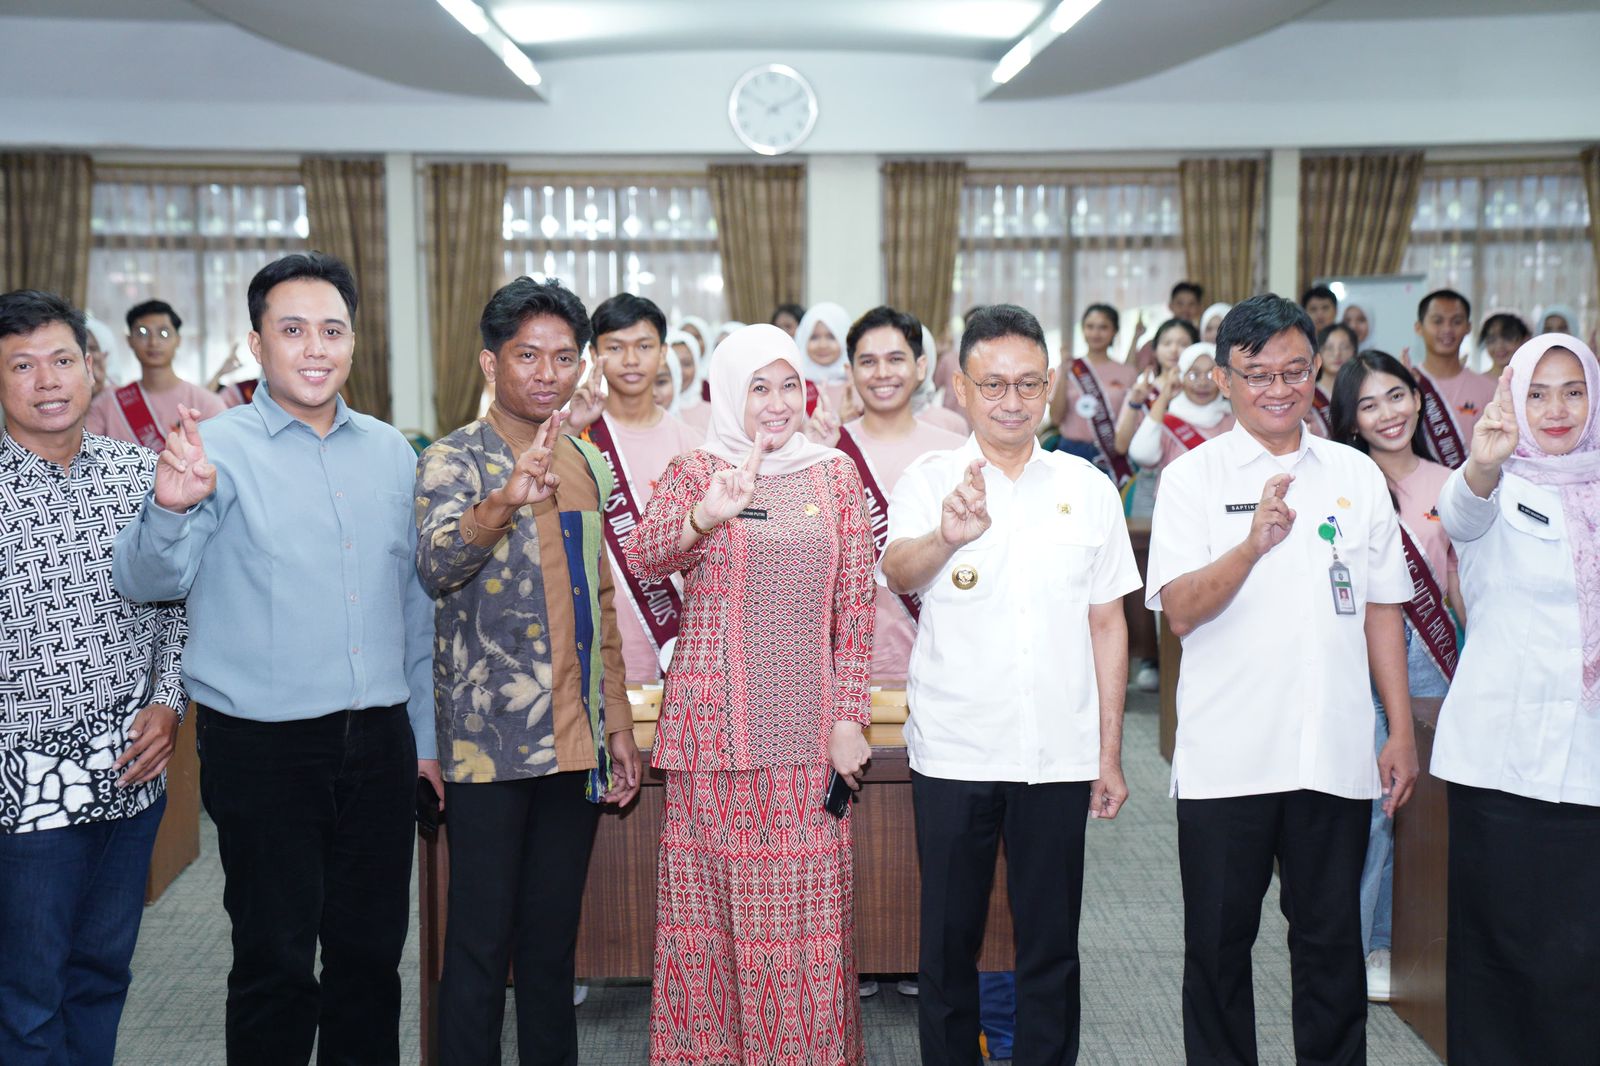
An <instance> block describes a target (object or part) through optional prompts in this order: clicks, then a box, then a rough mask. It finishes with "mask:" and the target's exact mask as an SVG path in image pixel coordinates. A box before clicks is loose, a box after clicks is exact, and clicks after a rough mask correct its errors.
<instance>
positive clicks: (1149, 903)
mask: <svg viewBox="0 0 1600 1066" xmlns="http://www.w3.org/2000/svg"><path fill="white" fill-rule="evenodd" d="M1126 733H1127V739H1126V745H1127V751H1126V753H1125V755H1124V771H1125V773H1126V775H1127V779H1128V785H1129V788H1130V789H1131V791H1132V795H1131V797H1130V800H1129V804H1128V807H1127V808H1126V810H1125V811H1124V813H1123V814H1122V815H1121V816H1120V817H1118V818H1117V820H1116V821H1115V822H1111V823H1097V822H1091V823H1090V824H1089V840H1088V856H1087V860H1086V876H1085V885H1084V904H1083V924H1082V933H1081V948H1082V958H1083V1052H1082V1056H1081V1058H1080V1062H1082V1063H1084V1064H1086V1066H1154V1064H1162V1066H1165V1064H1171V1063H1180V1062H1182V1061H1183V1029H1182V1019H1181V1017H1180V1013H1179V1001H1178V992H1179V985H1180V980H1181V969H1182V961H1183V914H1182V904H1181V900H1180V896H1179V885H1178V852H1177V830H1176V826H1175V822H1174V814H1173V804H1172V801H1171V800H1169V799H1167V798H1166V791H1167V764H1166V763H1165V762H1164V761H1162V759H1161V756H1160V754H1159V753H1158V752H1157V750H1156V714H1155V699H1154V697H1152V696H1146V695H1142V694H1138V693H1132V692H1130V693H1129V709H1128V722H1127V728H1126ZM201 821H202V834H201V855H200V860H199V861H198V862H197V863H195V864H194V865H193V866H191V867H190V868H189V869H188V870H187V871H185V873H184V874H183V875H182V876H181V877H180V878H179V879H178V881H177V882H176V883H175V884H174V885H173V886H172V888H171V889H169V890H168V891H167V893H166V895H165V896H164V897H162V899H161V901H160V902H158V903H157V904H155V905H154V906H152V907H150V908H148V909H147V910H146V911H145V916H144V925H143V928H142V930H141V932H140V936H139V948H138V952H137V954H136V955H135V957H134V962H133V974H134V977H133V989H132V991H131V992H130V994H129V997H128V1006H127V1010H126V1012H125V1013H124V1015H123V1019H122V1031H121V1037H120V1046H119V1049H118V1054H117V1062H118V1063H122V1064H127V1066H219V1064H221V1063H222V1062H223V1061H224V1055H223V1039H222V1033H223V1030H222V1012H223V1002H224V999H225V996H226V980H227V971H228V963H229V949H228V922H227V916H226V915H225V914H224V913H223V910H222V870H221V868H220V867H219V866H218V864H217V858H216V838H215V835H214V833H213V832H212V831H211V827H210V823H209V822H208V821H207V820H206V819H205V818H204V817H203V816H202V819H201ZM1285 934H1286V926H1285V924H1284V921H1283V917H1282V915H1281V914H1280V913H1279V911H1278V906H1277V895H1276V891H1275V889H1274V890H1273V891H1272V892H1270V893H1269V894H1268V897H1267V901H1266V903H1265V905H1264V906H1263V907H1262V917H1261V935H1260V938H1259V939H1258V941H1257V943H1256V951H1255V961H1256V971H1255V977H1256V982H1255V983H1256V1013H1257V1027H1258V1030H1259V1034H1260V1049H1261V1061H1262V1062H1263V1063H1292V1062H1293V1061H1294V1050H1293V1035H1292V1032H1291V1029H1290V1022H1289V959H1288V951H1287V948H1286V947H1285V941H1284V938H1285ZM402 975H403V977H404V1005H403V1016H402V1020H401V1025H402V1031H401V1052H402V1061H403V1062H406V1063H415V1062H417V1061H418V1040H417V939H416V926H415V922H414V921H413V924H412V929H411V937H410V940H409V942H408V943H407V945H406V956H405V962H404V964H403V969H402ZM649 1009H650V989H649V987H648V986H647V985H643V984H639V983H620V982H619V983H601V984H597V985H596V986H594V987H593V988H592V989H591V991H590V994H589V999H588V1001H587V1002H586V1003H585V1004H584V1005H583V1006H582V1007H580V1008H578V1031H579V1039H580V1041H581V1052H580V1060H581V1061H582V1063H583V1064H584V1066H591V1064H593V1066H611V1064H616V1066H638V1064H641V1063H644V1062H646V1061H647V1060H648V1051H649V1038H648V1034H647V1032H646V1022H647V1018H648V1015H649ZM512 1010H513V1008H512V1000H511V998H510V994H509V993H508V995H507V1003H506V1017H507V1026H506V1031H505V1047H506V1055H505V1061H506V1062H507V1063H513V1062H515V1061H517V1060H516V1053H515V1050H514V1049H515V1043H516V1038H515V1036H514V1033H513V1028H512V1025H511V1019H512ZM863 1014H864V1017H865V1021H866V1029H867V1052H868V1059H869V1061H870V1062H871V1063H872V1064H873V1066H891V1064H895V1066H900V1064H911V1063H915V1062H917V1061H918V1059H917V1033H916V1001H915V1000H913V999H909V998H906V997H903V996H900V995H899V994H897V993H896V992H895V991H894V988H893V985H892V984H886V985H885V987H884V990H883V991H882V992H880V993H879V994H878V995H877V996H876V997H874V998H872V999H869V1000H867V1001H866V1002H865V1003H864V1004H863ZM1367 1038H1368V1058H1369V1061H1371V1062H1374V1063H1383V1064H1385V1066H1433V1064H1435V1063H1437V1061H1438V1060H1437V1059H1436V1058H1435V1057H1434V1055H1433V1054H1432V1053H1431V1052H1430V1051H1429V1050H1428V1048H1427V1047H1426V1045H1424V1044H1423V1043H1422V1041H1421V1040H1420V1039H1419V1038H1418V1037H1417V1036H1416V1035H1415V1034H1414V1033H1412V1031H1411V1030H1410V1029H1409V1028H1408V1027H1407V1026H1406V1025H1405V1023H1403V1022H1401V1021H1400V1020H1399V1019H1398V1018H1397V1017H1395V1015H1394V1013H1393V1012H1392V1011H1390V1010H1389V1009H1388V1008H1387V1007H1379V1006H1374V1007H1373V1008H1372V1011H1371V1014H1370V1016H1369V1021H1368V1023H1367Z"/></svg>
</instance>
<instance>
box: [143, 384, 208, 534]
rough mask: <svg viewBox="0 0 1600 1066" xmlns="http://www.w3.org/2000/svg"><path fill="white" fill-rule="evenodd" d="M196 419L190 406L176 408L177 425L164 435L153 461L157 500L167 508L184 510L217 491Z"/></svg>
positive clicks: (195, 412)
mask: <svg viewBox="0 0 1600 1066" xmlns="http://www.w3.org/2000/svg"><path fill="white" fill-rule="evenodd" d="M199 418H200V412H199V411H197V410H195V409H194V408H193V407H182V406H180V407H179V408H178V426H177V428H176V429H174V430H173V431H172V432H171V433H168V434H167V446H166V448H165V449H163V450H162V452H161V458H160V460H159V461H158V462H157V464H156V492H155V496H156V503H157V504H158V505H159V506H161V507H164V508H166V509H167V510H169V511H187V510H188V509H189V508H191V507H193V506H194V505H195V504H197V503H199V502H200V501H201V500H203V499H205V498H206V497H207V496H210V495H211V494H212V493H213V492H215V491H217V468H216V467H214V466H212V465H211V463H210V462H208V461H207V460H206V446H205V444H204V443H202V442H201V440H200V428H199V426H198V425H196V422H197V420H198V419H199Z"/></svg>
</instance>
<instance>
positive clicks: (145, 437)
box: [116, 381, 167, 452]
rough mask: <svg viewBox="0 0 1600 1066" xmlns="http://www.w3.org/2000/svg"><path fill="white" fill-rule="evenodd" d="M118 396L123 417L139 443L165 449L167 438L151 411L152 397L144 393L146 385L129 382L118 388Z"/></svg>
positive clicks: (154, 448) (155, 449) (150, 447)
mask: <svg viewBox="0 0 1600 1066" xmlns="http://www.w3.org/2000/svg"><path fill="white" fill-rule="evenodd" d="M116 396H117V406H118V407H119V408H121V409H122V417H123V418H124V419H126V420H127V422H128V428H129V429H131V430H133V435H134V436H135V437H137V438H138V439H139V443H140V444H143V445H144V446H145V447H146V448H149V449H150V450H151V451H153V452H159V451H161V450H162V449H164V448H165V447H166V446H167V438H166V436H165V435H164V434H163V433H162V432H161V427H160V426H158V425H156V416H155V415H154V414H153V413H151V411H150V398H149V397H147V396H146V395H145V394H144V386H143V385H140V384H139V383H138V382H137V381H133V382H129V383H128V384H126V385H124V386H122V388H120V389H118V390H117V393H116Z"/></svg>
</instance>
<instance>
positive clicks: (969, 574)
mask: <svg viewBox="0 0 1600 1066" xmlns="http://www.w3.org/2000/svg"><path fill="white" fill-rule="evenodd" d="M950 581H951V583H952V584H954V585H955V587H956V588H958V589H960V590H961V591H962V592H965V591H967V590H968V589H970V588H971V587H972V586H974V585H976V584H977V583H978V571H977V570H976V569H975V568H974V567H972V566H968V565H967V564H965V563H963V564H962V565H960V566H958V567H956V568H955V569H954V570H952V571H950Z"/></svg>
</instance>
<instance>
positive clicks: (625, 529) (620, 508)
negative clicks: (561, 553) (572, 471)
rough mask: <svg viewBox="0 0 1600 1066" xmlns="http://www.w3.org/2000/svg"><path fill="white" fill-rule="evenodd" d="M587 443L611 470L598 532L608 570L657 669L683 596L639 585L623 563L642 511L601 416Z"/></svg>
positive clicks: (668, 588)
mask: <svg viewBox="0 0 1600 1066" xmlns="http://www.w3.org/2000/svg"><path fill="white" fill-rule="evenodd" d="M589 443H590V444H593V445H594V446H595V448H596V450H598V451H599V452H600V455H601V457H602V458H604V459H605V461H606V465H607V466H609V467H610V468H611V475H612V478H613V479H614V481H615V484H614V485H613V486H612V489H611V495H610V496H609V497H608V498H607V499H606V503H605V514H604V516H603V521H602V522H601V523H600V532H601V534H602V535H603V536H604V537H605V542H606V548H607V549H608V550H609V551H610V552H611V568H612V570H614V571H615V572H616V573H619V574H621V575H622V584H623V586H624V587H625V588H626V589H627V590H628V601H629V602H630V603H631V604H633V610H634V613H635V614H636V615H638V616H639V621H640V623H641V624H643V626H644V632H645V635H646V636H647V637H649V638H650V643H651V644H652V645H653V646H654V647H655V650H656V658H657V659H659V660H661V668H662V669H663V670H665V669H666V667H667V660H668V659H669V658H670V656H671V654H672V646H673V642H674V641H676V640H677V639H678V627H679V625H680V624H682V621H683V595H682V594H681V593H680V592H679V591H678V587H677V586H676V585H674V584H673V583H672V579H671V578H670V577H667V578H663V579H661V580H660V581H641V580H640V579H639V577H638V575H636V574H635V573H634V572H633V571H632V570H630V569H629V568H628V566H627V563H626V557H625V556H624V555H623V553H622V538H624V537H626V536H627V535H628V534H629V533H631V532H632V531H633V527H634V526H637V525H638V524H639V522H640V521H641V520H642V519H643V518H644V511H643V510H642V509H641V508H640V507H639V501H638V500H637V499H636V498H635V497H634V494H633V484H632V482H631V481H629V479H628V464H627V463H626V462H624V461H623V458H622V450H621V449H620V448H618V447H617V443H616V441H615V440H614V439H613V438H612V436H611V427H610V426H609V425H607V424H606V416H605V415H604V414H602V415H601V416H600V417H599V418H597V419H595V421H594V424H593V425H591V426H590V427H589Z"/></svg>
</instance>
